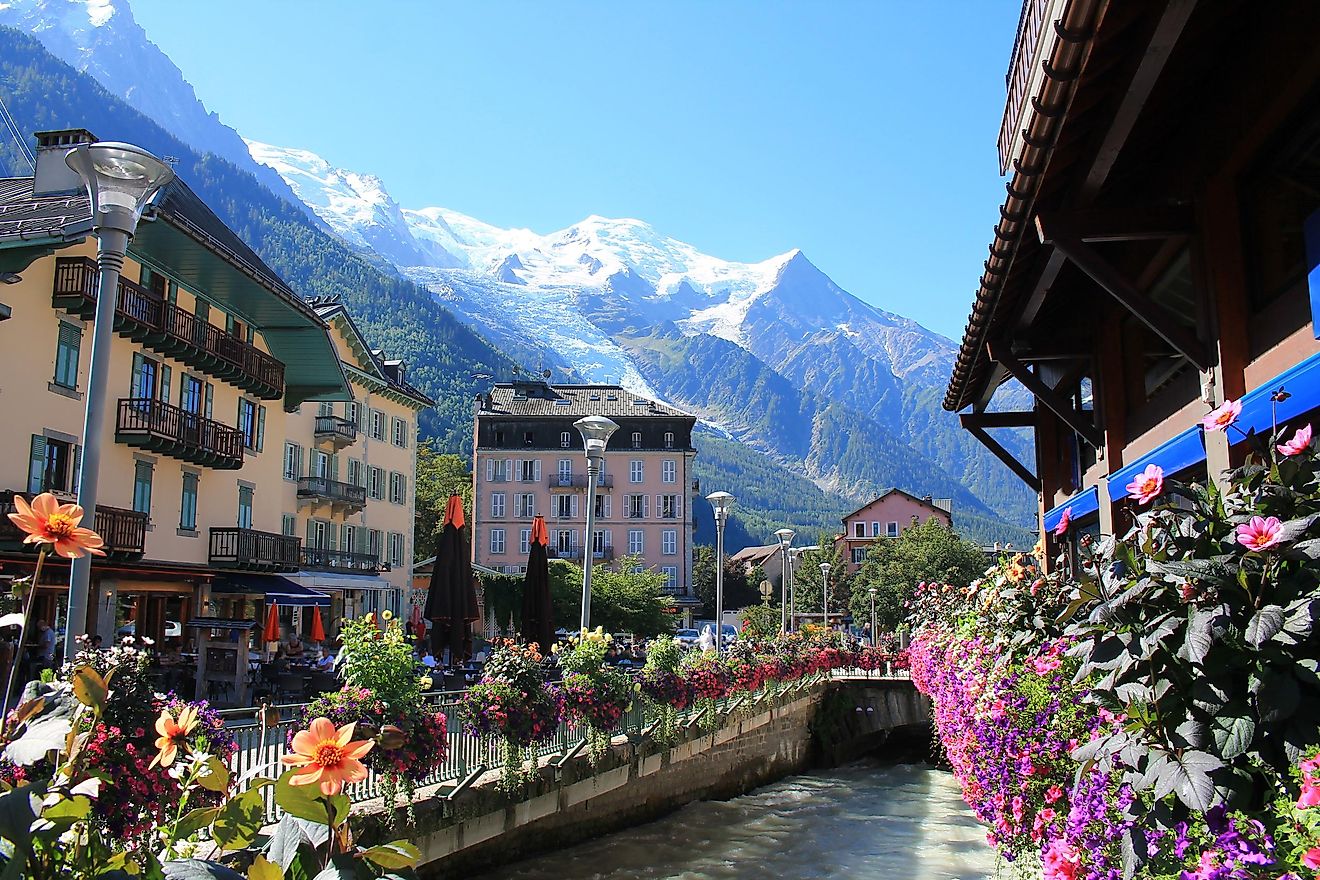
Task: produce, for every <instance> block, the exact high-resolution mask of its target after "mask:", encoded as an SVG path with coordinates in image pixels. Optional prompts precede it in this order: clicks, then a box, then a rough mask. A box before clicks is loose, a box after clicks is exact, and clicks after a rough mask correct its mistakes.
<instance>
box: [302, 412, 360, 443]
mask: <svg viewBox="0 0 1320 880" xmlns="http://www.w3.org/2000/svg"><path fill="white" fill-rule="evenodd" d="M313 432H314V433H315V435H316V439H317V440H329V441H330V442H331V443H332V444H333V445H334V447H335V449H341V448H343V447H345V446H348V445H350V444H352V443H354V442H355V441H356V440H357V435H358V426H357V422H351V421H349V420H348V419H344V418H340V417H339V416H317V417H316V425H315V427H314V428H313Z"/></svg>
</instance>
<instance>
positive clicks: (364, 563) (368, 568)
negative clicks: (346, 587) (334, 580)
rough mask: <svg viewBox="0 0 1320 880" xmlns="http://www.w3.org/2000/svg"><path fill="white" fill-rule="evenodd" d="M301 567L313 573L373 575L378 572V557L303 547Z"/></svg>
mask: <svg viewBox="0 0 1320 880" xmlns="http://www.w3.org/2000/svg"><path fill="white" fill-rule="evenodd" d="M302 567H303V568H305V569H310V570H313V571H339V572H343V573H345V574H375V573H376V572H378V571H380V557H378V556H373V555H372V554H370V553H351V552H349V551H347V550H326V549H324V548H321V547H304V548H303V551H302Z"/></svg>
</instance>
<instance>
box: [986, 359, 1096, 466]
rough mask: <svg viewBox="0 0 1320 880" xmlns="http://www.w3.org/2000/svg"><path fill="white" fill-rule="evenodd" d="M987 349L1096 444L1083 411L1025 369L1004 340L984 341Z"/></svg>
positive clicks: (1087, 438)
mask: <svg viewBox="0 0 1320 880" xmlns="http://www.w3.org/2000/svg"><path fill="white" fill-rule="evenodd" d="M985 347H986V352H987V354H989V356H990V359H991V360H992V361H995V362H996V363H998V364H1000V365H1001V366H1003V367H1004V369H1006V370H1008V372H1009V375H1011V376H1012V377H1013V378H1014V379H1017V380H1018V381H1019V382H1020V383H1022V386H1023V387H1024V388H1026V389H1027V390H1028V391H1030V392H1031V393H1032V394H1033V395H1035V397H1036V399H1037V400H1039V401H1040V402H1041V403H1042V404H1043V405H1044V406H1045V407H1046V408H1047V409H1049V410H1050V411H1051V412H1053V413H1054V414H1055V415H1056V416H1058V417H1059V418H1060V419H1061V420H1062V421H1063V423H1064V424H1066V425H1067V426H1068V427H1070V428H1072V429H1073V431H1075V432H1076V433H1077V434H1078V435H1079V436H1080V437H1081V438H1082V439H1083V440H1085V441H1086V442H1087V443H1090V444H1091V445H1092V446H1094V447H1096V448H1099V447H1100V443H1101V437H1100V432H1099V431H1098V430H1096V427H1095V424H1094V423H1093V422H1092V421H1091V420H1090V419H1088V418H1087V417H1086V416H1085V415H1084V414H1082V413H1080V412H1078V411H1077V410H1075V409H1073V408H1072V404H1070V403H1069V402H1068V401H1066V400H1064V399H1063V398H1062V397H1060V396H1059V393H1058V392H1057V391H1055V390H1054V389H1053V388H1051V387H1050V386H1048V385H1046V384H1045V382H1044V381H1042V380H1041V378H1040V377H1039V376H1037V375H1036V374H1035V373H1033V372H1032V371H1031V370H1029V369H1027V367H1026V366H1025V365H1023V364H1022V362H1021V361H1019V360H1018V359H1017V358H1016V357H1014V356H1013V355H1012V354H1010V353H1009V351H1008V347H1007V346H1005V345H1004V344H1003V343H998V342H988V343H986V346H985Z"/></svg>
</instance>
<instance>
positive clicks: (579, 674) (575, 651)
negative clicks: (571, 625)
mask: <svg viewBox="0 0 1320 880" xmlns="http://www.w3.org/2000/svg"><path fill="white" fill-rule="evenodd" d="M611 642H613V636H611V635H609V634H608V633H606V632H605V631H604V629H603V628H601V627H597V628H596V629H595V630H594V631H587V630H584V631H583V632H582V633H581V634H580V635H578V636H575V637H574V638H572V639H570V640H569V641H568V644H567V646H566V647H562V648H561V646H560V645H555V648H554V653H555V656H556V657H557V659H558V660H559V667H560V669H562V670H563V671H564V673H565V675H564V680H563V682H561V683H560V686H559V694H560V710H561V713H562V718H563V719H564V720H565V721H576V722H578V723H581V724H585V725H587V738H588V741H589V743H590V752H591V759H592V761H593V762H594V763H599V762H600V761H601V760H602V759H603V758H604V756H605V753H606V752H607V751H608V750H609V745H610V735H611V733H612V732H613V731H614V729H615V728H616V727H618V726H619V721H620V720H621V719H622V718H623V713H624V712H627V711H628V707H629V706H631V705H632V698H633V692H634V687H633V683H632V680H631V679H629V678H628V676H626V675H624V674H623V673H622V672H620V671H619V670H617V669H615V668H613V667H610V666H606V665H605V655H606V654H607V653H608V652H609V646H610V644H611Z"/></svg>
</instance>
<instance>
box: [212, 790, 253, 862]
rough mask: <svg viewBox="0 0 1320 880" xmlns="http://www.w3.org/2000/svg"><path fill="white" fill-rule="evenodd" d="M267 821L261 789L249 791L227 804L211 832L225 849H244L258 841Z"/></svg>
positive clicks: (217, 817)
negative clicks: (258, 836)
mask: <svg viewBox="0 0 1320 880" xmlns="http://www.w3.org/2000/svg"><path fill="white" fill-rule="evenodd" d="M265 821H266V805H265V802H264V800H263V798H262V796H261V791H260V789H256V790H253V789H248V790H247V791H245V792H243V793H242V794H240V795H238V796H237V797H233V798H230V799H229V800H228V801H226V802H225V804H224V806H222V807H221V808H220V815H218V816H216V819H215V824H214V825H213V826H212V827H211V832H212V834H214V836H215V840H216V843H219V844H220V845H221V846H222V847H224V848H225V849H243V848H245V847H247V846H249V845H251V843H252V841H253V840H255V839H256V837H257V833H258V832H260V831H261V826H262V825H264V824H265Z"/></svg>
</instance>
